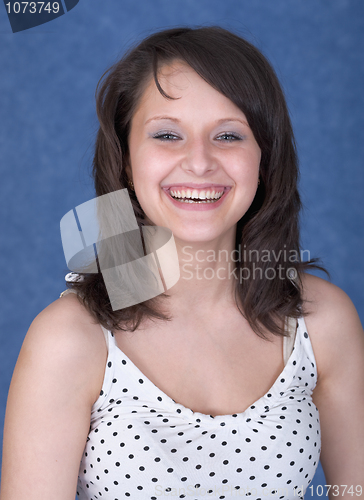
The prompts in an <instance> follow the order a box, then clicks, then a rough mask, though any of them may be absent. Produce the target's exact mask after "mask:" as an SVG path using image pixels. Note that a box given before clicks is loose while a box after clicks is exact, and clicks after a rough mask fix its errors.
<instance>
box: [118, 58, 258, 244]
mask: <svg viewBox="0 0 364 500" xmlns="http://www.w3.org/2000/svg"><path fill="white" fill-rule="evenodd" d="M159 82H160V84H161V86H162V88H163V90H164V91H165V92H166V94H167V95H169V96H171V97H174V98H176V99H173V100H172V99H166V98H165V97H163V96H162V95H161V93H160V92H159V91H158V89H157V87H156V85H155V82H154V80H153V79H152V78H151V80H150V83H149V85H148V86H147V88H146V90H145V92H144V94H143V96H142V98H141V101H140V103H139V105H138V107H137V110H136V112H135V114H134V116H133V118H132V121H131V129H130V135H129V153H130V160H129V161H130V168H129V170H128V173H129V177H132V179H133V183H134V186H135V193H136V196H137V198H138V200H139V203H140V206H141V207H142V209H143V210H144V212H145V214H146V216H147V217H148V218H149V219H150V220H151V221H152V222H153V223H154V224H155V225H158V226H163V227H167V228H169V229H171V230H172V232H173V234H174V236H175V238H177V239H179V240H181V241H184V242H188V241H189V242H198V241H201V242H207V241H213V240H216V239H218V238H221V237H222V236H223V237H224V236H228V237H229V238H230V237H232V235H233V236H234V238H235V230H236V229H235V228H236V223H237V221H238V220H239V219H240V218H241V217H242V216H243V215H244V214H245V213H246V211H247V210H248V208H249V207H250V205H251V203H252V201H253V199H254V196H255V193H256V190H257V184H258V177H259V164H260V158H261V151H260V148H259V146H258V144H257V142H256V140H255V138H254V135H253V132H252V131H251V129H250V127H249V125H248V122H247V119H246V117H245V115H244V113H243V112H242V111H241V110H240V109H239V108H238V107H237V106H236V105H235V104H233V102H232V101H230V100H229V99H228V98H227V97H225V96H223V95H222V94H221V93H220V92H218V91H217V90H215V89H214V88H213V87H211V86H210V85H209V84H208V83H207V82H205V80H203V79H202V78H201V77H200V76H199V75H198V74H197V73H196V72H195V71H194V70H193V69H192V68H191V67H190V66H188V65H186V64H185V63H182V62H179V61H176V62H174V63H173V64H170V65H165V66H163V67H162V68H161V71H160V75H159ZM130 169H131V171H130Z"/></svg>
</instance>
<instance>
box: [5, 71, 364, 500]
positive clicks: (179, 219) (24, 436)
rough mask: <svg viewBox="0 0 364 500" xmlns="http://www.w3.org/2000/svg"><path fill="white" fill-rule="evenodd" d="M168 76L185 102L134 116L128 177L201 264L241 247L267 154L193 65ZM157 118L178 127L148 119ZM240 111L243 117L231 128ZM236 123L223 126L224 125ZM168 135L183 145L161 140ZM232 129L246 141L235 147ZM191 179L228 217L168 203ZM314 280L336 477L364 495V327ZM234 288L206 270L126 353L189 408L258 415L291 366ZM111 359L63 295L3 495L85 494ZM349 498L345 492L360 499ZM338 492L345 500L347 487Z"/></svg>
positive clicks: (24, 407)
mask: <svg viewBox="0 0 364 500" xmlns="http://www.w3.org/2000/svg"><path fill="white" fill-rule="evenodd" d="M160 81H161V84H162V86H163V88H164V89H165V91H166V92H167V93H168V94H172V95H173V96H176V97H180V99H178V100H175V101H170V100H166V99H164V98H163V97H162V96H161V95H160V94H159V92H158V91H157V89H156V88H155V87H154V83H153V82H151V83H150V85H149V86H148V88H147V90H146V91H145V94H144V96H143V99H142V101H141V103H140V105H139V108H138V109H137V111H136V113H135V115H134V118H133V121H132V127H131V133H130V164H129V168H128V172H129V175H130V177H132V178H133V182H134V185H135V190H136V194H137V196H138V199H139V201H140V203H141V205H142V208H143V209H144V210H145V212H146V214H147V216H148V217H149V218H150V219H151V220H152V221H153V222H154V223H155V224H156V225H161V226H166V227H169V228H170V229H171V230H172V231H173V233H174V235H175V241H176V244H177V248H178V251H179V254H180V258H181V259H182V258H183V257H184V254H183V252H182V250H183V247H184V246H185V245H187V244H188V245H189V246H190V247H191V250H190V252H191V253H192V255H193V256H196V252H197V250H207V249H214V250H216V251H217V250H222V249H224V250H227V251H230V250H231V249H232V248H233V243H234V236H235V233H234V231H235V225H236V222H237V220H239V219H240V217H241V216H242V215H243V213H245V211H246V210H247V208H248V207H249V205H250V203H251V201H252V199H253V198H254V194H255V192H256V188H257V181H258V175H259V161H260V150H259V147H258V145H257V143H256V141H255V139H254V136H253V134H252V133H251V130H250V128H249V126H248V125H247V124H245V125H244V123H243V122H244V119H245V117H244V115H243V113H242V112H241V111H240V110H238V109H237V108H236V107H235V106H234V105H233V104H232V103H231V102H230V101H229V100H228V99H227V98H225V97H224V96H222V95H221V94H219V93H218V92H217V91H216V90H214V89H212V88H211V87H210V86H209V85H208V84H207V83H206V82H204V81H203V80H202V79H201V78H200V77H199V76H198V75H197V74H196V73H194V72H193V71H192V70H191V69H190V68H188V67H187V66H186V65H183V64H181V63H179V62H176V63H174V64H173V65H171V66H168V67H165V68H163V70H162V73H161V80H160ZM155 116H168V117H169V119H168V121H166V120H165V119H164V120H160V119H158V120H153V121H149V122H148V123H146V122H147V121H148V120H149V119H150V118H152V117H155ZM171 117H173V118H174V121H173V120H171V119H170V118H171ZM232 117H233V118H234V121H231V120H230V121H229V122H227V121H226V119H227V118H229V119H231V118H232ZM176 118H177V119H178V120H179V121H178V122H176V120H175V119H176ZM222 119H224V120H225V121H224V122H223V125H222V126H221V123H220V124H219V125H217V121H218V120H222ZM238 120H240V121H238ZM161 121H162V122H163V123H161ZM176 127H177V128H176ZM161 129H163V130H165V129H167V131H168V132H173V134H174V133H176V136H177V137H179V139H173V140H171V137H170V136H169V139H168V140H165V139H166V138H165V139H164V140H161V139H156V138H155V137H154V138H153V137H152V138H151V135H150V134H151V133H152V135H153V134H154V135H155V133H156V132H158V131H159V132H160V130H161ZM231 132H233V133H239V134H240V136H242V137H244V139H242V140H235V139H234V140H230V141H229V140H227V137H228V136H227V135H226V134H227V133H231ZM224 134H225V135H224ZM218 137H225V139H224V140H220V139H217V138H218ZM188 181H191V182H200V183H202V182H216V183H221V184H227V185H229V186H231V188H232V189H231V193H229V197H227V198H226V200H225V202H224V203H223V204H222V205H221V206H220V207H219V208H218V209H216V210H210V211H206V212H189V211H182V210H179V209H178V208H175V207H174V206H173V205H171V204H169V203H168V200H167V199H166V198H165V197H164V193H163V190H162V186H163V184H165V183H173V182H188ZM230 195H231V196H230ZM200 255H201V254H200ZM196 263H198V264H199V265H201V268H202V269H203V268H204V266H209V267H211V266H212V267H213V266H215V268H217V266H219V267H222V271H221V273H222V274H220V276H224V272H227V264H228V263H227V262H218V263H213V262H202V263H201V262H199V260H198V259H197V258H195V257H193V264H196ZM303 285H304V298H305V300H306V301H307V304H308V308H309V311H310V314H309V315H308V316H307V317H306V325H307V328H308V332H309V335H310V339H311V343H312V345H313V350H314V355H315V358H316V362H317V369H318V384H317V387H316V388H315V390H314V394H313V399H314V403H315V404H316V406H317V407H318V409H319V412H320V420H321V429H322V454H321V461H322V464H323V467H324V471H325V475H326V482H327V484H332V485H340V484H342V485H344V484H346V485H354V488H355V485H358V484H361V485H364V477H363V471H364V452H363V450H364V425H363V421H364V397H363V395H364V334H363V330H362V327H361V325H360V321H359V318H358V315H357V313H356V311H355V308H354V306H353V304H352V303H351V301H350V299H349V298H348V297H347V295H346V294H345V293H344V292H343V291H342V290H340V289H339V288H337V287H336V286H334V285H332V284H330V283H328V282H326V281H324V280H322V279H319V278H316V277H314V276H310V275H305V276H303ZM231 291H232V282H231V280H228V279H225V280H224V279H221V278H220V279H217V278H216V279H212V280H209V281H208V282H206V280H199V279H198V277H197V274H196V273H195V274H194V276H193V278H192V279H191V280H186V279H181V280H180V281H179V282H178V283H177V285H175V287H173V288H172V289H171V290H169V291H168V293H170V295H171V299H170V301H169V302H168V312H170V313H171V315H172V317H173V320H172V322H165V323H163V322H157V323H154V326H153V323H152V322H150V321H145V322H144V324H143V325H142V326H141V328H140V329H139V330H138V331H136V332H135V334H125V333H120V332H118V333H116V340H117V343H118V345H119V347H120V348H122V350H123V351H124V352H125V353H126V354H127V355H128V356H129V357H130V358H131V359H132V361H134V362H135V364H136V365H137V366H138V367H139V368H140V369H141V370H142V371H143V373H145V375H146V376H148V377H149V378H150V379H151V380H152V381H153V382H154V383H155V384H156V385H158V387H160V388H161V389H162V390H163V391H164V392H166V393H167V394H168V395H170V397H172V398H173V399H175V400H176V401H178V402H180V403H182V404H183V405H184V406H186V407H189V408H191V409H193V410H195V411H201V412H202V413H207V414H210V413H211V414H215V415H218V414H227V413H235V412H241V411H244V410H245V409H246V407H248V406H249V405H250V404H251V403H252V402H254V401H255V400H257V399H259V398H260V397H261V396H262V395H263V394H264V393H265V392H266V391H267V390H268V389H269V388H270V387H271V385H272V384H273V383H274V381H275V379H276V377H277V376H278V375H279V373H280V372H281V370H282V368H283V358H282V338H281V337H273V336H271V342H266V341H263V340H262V339H260V338H259V337H257V335H256V334H255V333H254V332H253V331H252V330H251V328H250V327H249V325H248V324H247V323H246V322H245V320H244V318H243V317H242V316H241V315H240V313H239V312H238V311H237V310H236V308H235V306H234V302H233V300H232V294H231ZM171 332H173V335H171ZM201 352H203V353H204V356H201V355H200V353H201ZM106 359H107V349H106V345H105V340H104V336H103V333H102V331H101V328H100V326H99V325H98V324H95V323H94V321H93V320H92V319H91V318H90V316H89V314H88V313H87V311H86V310H85V309H84V308H83V307H82V306H81V304H80V303H79V302H78V300H77V298H76V296H74V295H72V294H70V295H67V296H65V297H63V298H61V299H58V300H57V301H55V302H54V303H53V304H51V305H50V306H49V307H47V308H46V309H45V310H44V311H42V312H41V313H40V314H39V315H38V316H37V318H36V319H35V320H34V322H33V323H32V325H31V327H30V329H29V331H28V333H27V335H26V338H25V340H24V344H23V347H22V349H21V352H20V355H19V359H18V362H17V365H16V368H15V371H14V375H13V379H12V383H11V387H10V391H9V399H8V406H7V413H6V421H5V434H4V454H3V471H2V484H1V494H0V498H1V500H19V499H20V498H27V500H39V499H40V498H52V499H54V500H73V499H74V497H75V492H76V483H77V475H78V468H79V463H80V460H81V457H82V453H83V449H84V446H85V442H86V438H87V434H88V431H89V422H90V412H91V408H92V405H93V403H94V402H95V401H96V400H97V398H98V395H99V393H100V390H101V387H102V383H103V376H104V371H105V363H106ZM155 359H163V360H166V361H165V363H155ZM197 359H198V363H196V360H197ZM172 367H173V369H172ZM176 367H177V369H176ZM257 367H258V368H257ZM262 367H263V368H262ZM54 485H57V487H56V488H55V486H54ZM342 491H343V490H340V495H339V496H340V498H345V499H346V498H350V499H351V500H352V498H353V496H352V495H350V494H348V493H346V494H344V495H343V494H342ZM329 497H330V498H331V499H333V498H335V495H333V492H330V493H329ZM354 497H355V498H359V497H358V496H356V495H355V496H354Z"/></svg>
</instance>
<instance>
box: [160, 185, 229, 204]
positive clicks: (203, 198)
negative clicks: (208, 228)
mask: <svg viewBox="0 0 364 500" xmlns="http://www.w3.org/2000/svg"><path fill="white" fill-rule="evenodd" d="M169 194H170V196H171V197H172V198H173V199H174V200H177V201H179V202H181V203H216V202H217V201H218V200H219V199H220V198H221V197H222V195H223V194H224V189H202V190H197V189H188V188H187V189H170V190H169Z"/></svg>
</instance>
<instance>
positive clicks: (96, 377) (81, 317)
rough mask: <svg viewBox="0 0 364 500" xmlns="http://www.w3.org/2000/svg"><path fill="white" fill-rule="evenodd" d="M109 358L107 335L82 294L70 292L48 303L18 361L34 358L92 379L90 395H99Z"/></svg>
mask: <svg viewBox="0 0 364 500" xmlns="http://www.w3.org/2000/svg"><path fill="white" fill-rule="evenodd" d="M106 358H107V347H106V343H105V338H104V335H103V333H102V330H101V327H100V325H99V324H97V323H95V321H94V319H93V318H92V317H91V315H90V314H89V312H88V311H87V310H86V308H85V307H84V306H83V305H82V304H81V302H80V301H79V299H78V297H77V296H76V295H75V294H73V293H70V294H68V295H66V296H64V297H62V298H60V299H58V300H56V301H55V302H53V303H52V304H50V305H49V306H48V307H46V308H45V309H44V310H43V311H42V312H41V313H40V314H38V316H37V317H36V318H35V319H34V321H33V322H32V324H31V326H30V328H29V330H28V333H27V335H26V337H25V339H24V343H23V346H22V349H21V352H20V355H19V360H18V364H19V363H22V362H23V364H24V362H27V361H26V360H28V361H30V360H32V361H38V362H40V361H41V362H42V363H44V360H47V364H49V366H50V367H51V366H53V367H54V369H55V370H54V371H55V372H56V373H67V372H69V373H72V376H73V377H76V378H79V379H81V378H82V379H84V380H85V381H86V380H88V382H89V384H88V386H87V387H88V388H89V397H90V398H91V399H93V400H95V399H96V398H97V395H98V391H99V386H100V384H101V385H102V380H103V373H104V369H105V363H106Z"/></svg>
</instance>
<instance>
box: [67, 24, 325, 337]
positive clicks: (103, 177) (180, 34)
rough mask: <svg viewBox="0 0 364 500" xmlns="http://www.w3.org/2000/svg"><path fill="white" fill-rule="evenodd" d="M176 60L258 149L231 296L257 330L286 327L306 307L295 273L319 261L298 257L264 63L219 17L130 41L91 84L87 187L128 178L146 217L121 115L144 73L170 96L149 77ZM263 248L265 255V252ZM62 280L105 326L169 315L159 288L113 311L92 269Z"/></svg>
mask: <svg viewBox="0 0 364 500" xmlns="http://www.w3.org/2000/svg"><path fill="white" fill-rule="evenodd" d="M175 60H179V61H183V62H185V63H187V64H188V65H189V66H190V67H191V68H192V69H193V70H195V71H196V73H198V74H199V75H200V76H201V77H202V78H203V79H204V80H205V81H206V82H207V83H209V84H210V85H211V86H212V87H213V88H215V89H216V90H217V91H219V92H220V93H221V94H223V95H224V96H226V97H227V98H228V99H230V100H231V101H232V102H233V103H234V104H235V105H236V106H237V107H238V108H239V109H240V110H241V111H242V112H243V113H244V114H245V116H246V118H247V120H248V123H249V126H250V128H251V130H252V131H253V134H254V136H255V139H256V141H257V143H258V145H259V147H260V149H261V163H260V184H259V186H258V190H257V193H256V196H255V199H254V201H253V203H252V205H251V206H250V208H249V210H248V211H247V213H246V214H245V215H244V216H243V217H242V219H241V220H240V221H239V222H238V224H237V231H236V249H239V248H240V251H241V252H240V253H241V254H242V258H241V259H240V260H239V262H237V263H236V270H235V272H236V275H237V276H238V277H240V278H242V277H243V279H238V280H236V288H235V300H236V305H237V306H238V308H239V310H240V312H241V313H242V314H243V316H244V317H245V318H246V319H247V320H248V322H249V324H250V325H251V327H252V328H253V330H254V331H255V332H256V333H257V334H258V335H260V336H261V337H263V338H266V336H265V334H264V332H265V331H269V332H271V333H273V334H276V335H286V333H285V329H284V324H283V320H284V319H285V318H286V317H293V318H298V317H299V316H301V315H303V314H305V312H304V309H303V299H302V283H301V280H300V273H301V272H303V271H305V270H307V269H309V268H320V269H323V268H322V267H321V266H318V265H317V264H315V262H317V259H313V260H309V261H306V262H302V261H301V258H300V257H299V256H300V242H299V212H300V209H301V201H300V196H299V193H298V190H297V182H298V165H297V155H296V147H295V141H294V136H293V132H292V126H291V121H290V117H289V113H288V110H287V105H286V102H285V98H284V94H283V91H282V88H281V86H280V84H279V81H278V78H277V76H276V74H275V72H274V70H273V68H272V67H271V65H270V63H269V62H268V61H267V59H266V58H265V57H264V56H263V55H262V53H261V52H260V51H259V50H258V49H257V48H255V47H254V46H253V45H252V44H250V43H249V42H248V41H246V40H245V39H243V38H241V37H240V36H237V35H235V34H233V33H231V32H229V31H227V30H225V29H223V28H220V27H202V28H195V29H193V28H188V27H181V28H174V29H169V30H164V31H160V32H157V33H154V34H152V35H151V36H149V37H147V38H146V39H144V40H143V41H142V42H141V43H139V44H138V45H137V46H136V47H134V48H132V49H131V50H129V52H127V54H126V55H125V56H124V57H123V58H122V59H121V60H119V61H118V62H117V63H116V64H115V65H113V66H112V67H111V68H110V69H109V70H108V71H107V72H106V73H105V74H104V75H103V77H102V78H101V80H100V82H99V84H98V86H97V90H96V103H97V115H98V119H99V122H100V128H99V131H98V134H97V139H96V146H95V155H94V161H93V176H94V181H95V188H96V195H97V196H101V195H104V194H107V193H110V192H112V191H116V190H119V189H123V188H128V189H129V195H130V199H131V201H132V205H133V208H134V213H135V216H136V219H137V222H138V225H139V226H143V225H146V224H147V223H146V220H145V215H144V212H143V210H142V209H141V207H140V205H139V203H138V200H137V198H136V195H135V192H134V191H133V190H131V189H130V186H129V185H128V176H127V172H126V168H125V167H126V165H127V162H128V155H129V150H128V136H129V132H130V123H131V119H132V117H133V114H134V112H135V110H136V107H137V105H138V103H139V101H140V98H141V96H142V95H143V92H144V90H145V88H146V86H147V85H148V83H149V82H150V79H151V78H154V81H155V84H156V86H157V88H158V90H159V91H160V93H161V94H162V95H163V96H164V97H165V98H166V99H171V97H170V96H168V95H167V94H166V93H165V92H164V90H163V89H162V87H161V85H160V83H159V81H158V72H159V69H160V68H161V66H162V65H164V64H167V63H170V62H172V61H175ZM267 255H269V256H272V255H273V256H274V262H272V260H271V259H268V258H267ZM263 256H265V259H263ZM287 256H289V259H288V260H289V269H288V268H287ZM247 257H248V258H247ZM282 269H283V270H284V272H283V276H282ZM323 270H324V269H323ZM274 272H275V276H276V277H275V279H272V276H273V273H274ZM279 273H280V274H279ZM278 276H279V277H278ZM257 277H258V279H257ZM69 286H70V287H72V288H75V289H76V290H77V292H78V293H79V295H80V297H81V298H82V300H83V303H84V304H85V306H86V307H87V308H88V309H89V311H90V312H91V314H92V315H93V316H94V317H95V319H96V320H97V321H98V322H100V323H101V324H102V325H103V326H105V327H106V328H109V329H112V330H129V331H134V330H135V329H136V328H138V326H139V325H140V323H141V321H142V319H143V318H144V317H146V316H147V317H149V318H156V319H160V320H170V319H171V318H170V317H169V316H168V314H167V313H166V311H163V307H162V306H163V305H164V304H163V303H162V301H163V300H164V298H167V297H168V295H166V294H162V295H161V296H158V297H156V298H154V299H151V300H148V301H146V302H143V303H140V304H137V305H134V306H132V307H128V308H125V309H122V310H118V311H112V308H111V305H110V301H109V298H108V295H107V292H106V287H105V284H104V281H103V278H102V275H101V274H100V273H99V274H95V275H92V274H88V275H87V274H86V275H84V279H83V281H79V282H75V283H71V284H69Z"/></svg>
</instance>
